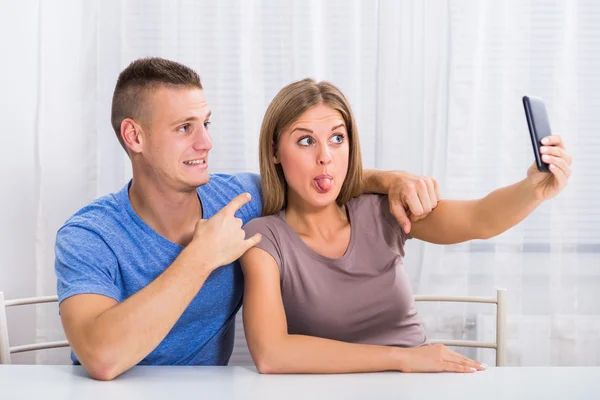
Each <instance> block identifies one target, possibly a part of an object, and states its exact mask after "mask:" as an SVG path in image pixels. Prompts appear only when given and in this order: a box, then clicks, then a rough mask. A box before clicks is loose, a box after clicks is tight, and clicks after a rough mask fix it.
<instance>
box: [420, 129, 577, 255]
mask: <svg viewBox="0 0 600 400" xmlns="http://www.w3.org/2000/svg"><path fill="white" fill-rule="evenodd" d="M542 144H543V146H542V147H541V148H540V151H541V153H542V160H543V161H544V162H546V163H548V164H550V173H544V172H539V171H538V170H537V166H536V165H535V163H534V164H533V165H532V166H531V167H529V169H528V170H527V178H525V179H524V180H522V181H520V182H517V183H515V184H513V185H510V186H506V187H503V188H501V189H498V190H495V191H493V192H492V193H490V194H488V195H487V196H486V197H484V198H482V199H479V200H441V201H439V202H438V206H437V207H436V208H435V209H434V210H433V211H432V212H431V214H429V215H428V216H427V218H425V219H422V220H420V221H417V222H413V224H412V231H411V235H412V236H413V237H414V238H417V239H421V240H424V241H426V242H430V243H436V244H454V243H461V242H464V241H467V240H472V239H488V238H491V237H493V236H496V235H499V234H500V233H502V232H504V231H506V230H507V229H509V228H511V227H513V226H515V225H516V224H518V223H519V222H521V221H522V220H523V219H524V218H525V217H526V216H528V215H529V214H530V213H531V212H532V211H533V210H535V208H536V207H537V206H539V205H540V204H541V203H542V202H543V201H545V200H548V199H550V198H552V197H554V196H556V195H557V194H558V193H560V192H561V191H562V190H563V189H564V188H565V186H566V185H567V182H568V180H569V176H571V163H572V157H571V156H570V155H569V154H568V153H567V151H566V149H565V146H564V144H563V141H562V138H561V137H560V136H558V135H555V136H548V137H546V138H544V139H543V140H542Z"/></svg>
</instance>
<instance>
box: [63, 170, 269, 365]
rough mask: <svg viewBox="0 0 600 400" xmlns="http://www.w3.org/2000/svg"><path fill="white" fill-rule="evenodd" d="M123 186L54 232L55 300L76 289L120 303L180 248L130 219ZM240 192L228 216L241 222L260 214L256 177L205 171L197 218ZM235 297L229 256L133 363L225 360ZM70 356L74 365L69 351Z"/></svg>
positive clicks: (234, 269)
mask: <svg viewBox="0 0 600 400" xmlns="http://www.w3.org/2000/svg"><path fill="white" fill-rule="evenodd" d="M130 184H131V182H130V183H129V184H127V185H125V187H124V188H123V189H121V190H120V191H119V192H117V193H113V194H110V195H108V196H104V197H101V198H99V199H97V200H95V201H94V202H92V203H91V204H89V205H88V206H86V207H84V208H82V209H81V210H79V211H78V212H77V213H76V214H75V215H73V216H72V217H71V218H70V219H69V220H68V221H67V222H66V223H65V225H64V226H63V227H62V228H60V230H59V231H58V234H57V237H56V261H55V270H56V277H57V280H58V282H57V286H58V291H57V292H58V299H59V301H60V302H62V301H63V300H65V299H66V298H68V297H71V296H74V295H76V294H83V293H93V294H100V295H104V296H108V297H111V298H113V299H115V300H117V301H119V302H121V301H123V300H125V299H127V298H128V297H129V296H131V295H133V294H134V293H136V292H138V291H139V290H141V289H143V288H144V287H146V286H147V285H148V284H149V283H150V282H152V281H153V280H154V279H155V278H157V277H158V276H159V275H160V274H161V273H162V272H163V271H165V269H166V268H167V267H168V266H169V265H171V263H172V262H173V261H174V260H175V258H176V257H177V256H178V255H179V253H180V252H181V251H182V250H183V247H182V246H180V245H178V244H176V243H173V242H171V241H169V240H167V239H166V238H164V237H163V236H161V235H159V234H158V233H156V232H155V231H154V230H153V229H152V228H151V227H150V226H149V225H147V224H146V223H145V222H144V221H143V220H142V219H141V218H140V217H138V215H137V214H136V213H135V211H134V210H133V207H132V206H131V202H130V200H129V186H130ZM243 192H248V193H250V194H251V195H252V200H251V201H250V202H248V203H247V204H245V205H244V206H243V207H242V208H240V210H239V211H238V212H237V213H236V216H237V217H238V218H241V219H242V221H243V222H244V224H245V223H246V222H248V221H250V220H251V219H253V218H255V217H259V216H260V214H261V211H262V204H261V196H260V177H259V176H258V175H256V174H249V173H242V174H236V175H221V174H216V175H211V177H210V179H209V181H208V183H206V184H205V185H202V186H200V187H198V196H199V197H200V200H201V202H202V213H203V218H210V217H212V216H213V215H214V214H215V213H216V212H217V211H219V210H220V209H221V208H223V207H224V206H225V205H226V204H227V203H229V202H230V201H231V200H232V199H233V198H234V197H236V196H237V195H239V194H240V193H243ZM242 294H243V275H242V271H241V268H240V266H239V263H238V262H237V261H236V262H235V263H232V264H229V265H226V266H222V267H220V268H218V269H216V270H215V271H213V273H212V274H211V275H210V276H209V277H208V279H207V280H206V281H205V283H204V285H203V286H202V288H201V289H200V291H199V292H198V294H197V295H196V296H195V297H194V299H193V300H192V302H191V303H190V305H189V306H188V307H187V309H186V310H185V311H184V313H183V315H182V316H181V317H180V318H179V320H178V321H177V323H176V324H175V326H173V329H172V330H171V331H170V332H169V334H168V335H167V336H166V337H165V338H164V340H163V341H162V342H161V343H160V344H159V345H158V347H157V348H156V349H154V350H153V351H152V352H151V353H150V354H149V355H148V356H147V357H146V358H144V359H143V360H142V361H141V362H140V364H143V365H144V364H145V365H227V363H228V361H229V358H230V357H231V351H232V349H233V339H234V334H235V315H236V313H237V311H238V310H239V308H240V306H241V304H242ZM71 358H72V359H73V362H75V363H78V360H77V358H76V357H75V355H74V354H73V353H71Z"/></svg>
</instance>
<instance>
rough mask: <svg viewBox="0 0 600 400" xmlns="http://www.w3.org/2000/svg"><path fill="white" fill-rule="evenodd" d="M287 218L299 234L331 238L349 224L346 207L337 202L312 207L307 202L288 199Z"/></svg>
mask: <svg viewBox="0 0 600 400" xmlns="http://www.w3.org/2000/svg"><path fill="white" fill-rule="evenodd" d="M285 219H286V221H287V223H288V224H289V225H290V226H291V227H292V229H293V230H294V231H295V232H296V233H297V234H298V235H299V236H301V237H302V236H304V237H311V238H323V239H330V238H332V237H334V236H336V234H337V233H338V232H339V230H340V229H343V228H344V227H346V226H347V225H348V224H349V219H348V215H347V214H346V207H345V206H339V205H338V204H337V203H335V202H334V203H332V204H329V205H327V206H325V207H318V208H317V207H311V206H307V205H306V204H305V203H304V204H303V203H301V202H296V201H293V200H292V201H288V204H287V206H286V209H285Z"/></svg>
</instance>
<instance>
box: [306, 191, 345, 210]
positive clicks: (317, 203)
mask: <svg viewBox="0 0 600 400" xmlns="http://www.w3.org/2000/svg"><path fill="white" fill-rule="evenodd" d="M338 195H339V193H326V194H316V195H315V194H313V195H312V196H310V198H309V199H308V201H307V203H308V204H309V205H310V206H311V207H314V208H324V207H327V206H330V205H331V204H333V203H335V199H337V197H338Z"/></svg>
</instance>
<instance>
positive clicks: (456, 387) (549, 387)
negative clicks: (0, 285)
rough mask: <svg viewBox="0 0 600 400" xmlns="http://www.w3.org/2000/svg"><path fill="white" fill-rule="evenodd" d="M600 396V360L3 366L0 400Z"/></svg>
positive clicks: (489, 399) (505, 399) (568, 398)
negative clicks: (466, 370) (491, 364)
mask: <svg viewBox="0 0 600 400" xmlns="http://www.w3.org/2000/svg"><path fill="white" fill-rule="evenodd" d="M159 398H160V399H170V400H175V399H302V400H312V399H338V398H339V399H392V398H393V399H477V400H492V399H503V400H508V399H511V400H512V399H561V400H563V399H564V400H572V399H600V367H548V368H546V367H539V368H525V367H520V368H519V367H514V368H511V367H504V368H490V369H488V370H487V371H483V372H479V373H475V374H402V373H393V372H386V373H378V374H348V375H260V374H258V373H257V372H256V371H255V370H254V369H253V368H246V367H135V368H133V369H132V370H130V371H128V372H126V373H125V374H123V375H121V376H120V377H118V378H117V379H116V380H114V381H111V382H100V381H94V380H92V379H90V378H88V377H87V375H86V374H85V371H84V370H83V369H82V368H81V367H75V366H50V365H45V366H44V365H4V366H3V365H0V399H1V400H9V399H44V400H55V399H56V400H68V399H74V400H75V399H76V400H82V399H85V400H93V399H115V400H118V399H128V400H129V399H131V400H133V399H144V400H148V399H159Z"/></svg>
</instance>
